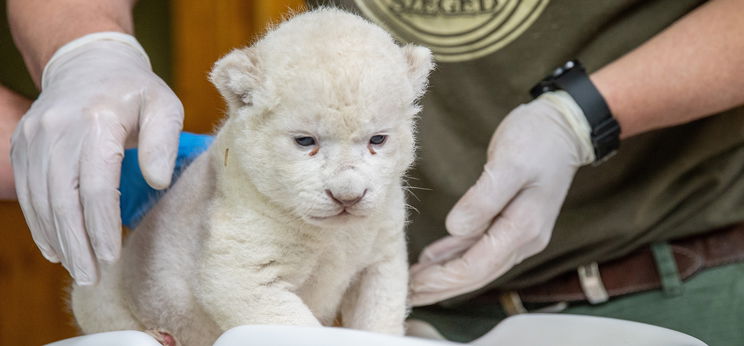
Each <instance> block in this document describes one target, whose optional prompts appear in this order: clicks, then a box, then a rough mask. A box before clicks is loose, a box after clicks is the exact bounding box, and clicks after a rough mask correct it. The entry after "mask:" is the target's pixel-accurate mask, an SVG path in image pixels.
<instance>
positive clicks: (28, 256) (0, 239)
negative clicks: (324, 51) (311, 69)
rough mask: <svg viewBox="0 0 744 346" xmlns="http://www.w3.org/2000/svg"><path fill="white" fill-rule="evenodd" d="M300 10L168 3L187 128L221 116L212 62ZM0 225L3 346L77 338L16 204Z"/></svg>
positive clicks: (284, 1)
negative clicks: (209, 77) (212, 80)
mask: <svg viewBox="0 0 744 346" xmlns="http://www.w3.org/2000/svg"><path fill="white" fill-rule="evenodd" d="M303 8H304V7H303V1H301V0H242V1H241V0H219V1H204V0H173V1H172V2H171V23H172V39H171V41H172V45H173V46H172V54H171V56H172V57H173V66H172V68H173V72H172V75H173V76H174V81H173V85H174V90H175V91H176V93H177V94H178V96H179V97H180V98H181V100H182V101H183V103H184V107H185V109H186V122H185V125H184V127H185V129H186V130H188V131H193V132H210V131H211V130H212V128H213V126H214V125H215V124H216V122H217V121H218V119H219V118H220V117H221V116H222V114H221V113H222V110H223V109H224V107H223V106H222V100H221V99H220V98H219V96H218V94H217V92H216V91H215V89H214V88H213V87H212V86H211V84H209V83H208V82H207V80H206V76H207V73H208V72H209V70H210V68H211V65H212V64H213V63H214V61H215V60H217V58H219V57H220V56H222V55H224V54H225V53H227V52H229V51H230V50H231V49H232V48H235V47H240V46H244V45H247V44H248V43H250V42H251V40H253V39H254V38H256V37H258V36H259V35H260V34H261V33H262V32H263V31H264V28H265V27H266V25H267V23H269V22H275V21H277V20H279V19H280V18H281V17H282V15H283V14H285V13H287V12H288V11H301V10H302V9H303ZM0 220H1V221H2V226H0V230H2V231H1V232H0V345H41V344H44V343H48V342H52V341H55V340H59V339H63V338H67V337H71V336H74V335H76V334H77V331H76V329H75V327H74V326H73V323H72V319H71V316H70V315H69V313H68V310H67V307H66V302H65V300H66V293H65V292H66V287H67V286H68V285H69V283H70V279H69V278H68V276H67V273H66V272H65V271H64V269H62V267H61V266H60V265H57V264H52V263H49V262H47V261H46V260H44V258H43V257H42V256H41V254H40V253H39V251H38V250H37V249H36V246H35V245H34V243H33V241H32V240H31V235H30V234H29V232H28V229H27V228H26V225H25V221H24V219H23V215H22V214H21V211H20V208H19V206H18V204H17V203H13V202H2V203H0Z"/></svg>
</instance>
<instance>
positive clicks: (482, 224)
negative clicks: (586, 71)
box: [411, 91, 594, 305]
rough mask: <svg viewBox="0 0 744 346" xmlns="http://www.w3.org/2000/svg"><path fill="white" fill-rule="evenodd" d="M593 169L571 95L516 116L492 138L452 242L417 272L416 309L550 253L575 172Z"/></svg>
mask: <svg viewBox="0 0 744 346" xmlns="http://www.w3.org/2000/svg"><path fill="white" fill-rule="evenodd" d="M592 161H594V151H593V147H592V144H591V139H590V127H589V124H588V122H587V121H586V118H585V117H584V115H583V112H582V111H581V109H580V108H579V106H578V105H577V104H576V102H574V101H573V99H572V98H571V96H569V95H568V94H567V93H565V92H563V91H558V92H551V93H546V94H543V96H541V97H539V98H538V99H536V100H534V101H532V102H530V103H528V104H525V105H522V106H519V107H517V108H516V109H514V110H513V111H512V112H511V113H510V114H509V115H508V116H507V117H506V118H505V119H504V120H503V122H502V123H501V124H500V125H499V127H498V128H497V130H496V132H495V133H494V135H493V137H492V138H491V142H490V144H489V146H488V157H487V162H486V164H485V167H484V169H483V173H482V175H481V176H480V178H479V179H478V181H477V182H476V183H475V185H473V186H472V187H471V188H470V189H469V190H468V191H467V193H465V195H463V196H462V197H461V198H460V200H459V201H458V202H457V204H456V205H455V206H454V207H453V208H452V210H451V211H450V213H449V215H448V216H447V220H446V227H447V231H448V232H449V233H450V236H447V237H445V238H442V239H440V240H438V241H436V242H434V243H433V244H431V245H429V246H428V247H427V248H426V249H424V251H423V252H422V253H421V255H420V257H419V263H418V264H416V265H414V266H413V267H412V268H411V289H412V296H411V302H412V304H413V305H428V304H432V303H435V302H439V301H442V300H444V299H447V298H451V297H454V296H457V295H460V294H463V293H467V292H470V291H473V290H476V289H478V288H481V287H483V286H485V285H487V284H488V283H490V282H491V281H493V280H495V279H496V278H498V277H499V276H501V275H502V274H503V273H504V272H506V271H507V270H509V269H510V268H512V267H513V266H514V265H516V264H518V263H519V262H521V261H522V260H524V259H525V258H527V257H529V256H532V255H534V254H536V253H538V252H540V251H541V250H543V249H544V248H545V247H546V246H547V244H548V241H549V240H550V235H551V232H552V229H553V226H554V224H555V220H556V218H557V217H558V212H559V210H560V208H561V205H562V204H563V200H564V199H565V197H566V193H567V192H568V188H569V186H570V184H571V181H572V179H573V176H574V174H575V173H576V170H577V169H578V168H579V167H580V166H582V165H585V164H588V163H591V162H592Z"/></svg>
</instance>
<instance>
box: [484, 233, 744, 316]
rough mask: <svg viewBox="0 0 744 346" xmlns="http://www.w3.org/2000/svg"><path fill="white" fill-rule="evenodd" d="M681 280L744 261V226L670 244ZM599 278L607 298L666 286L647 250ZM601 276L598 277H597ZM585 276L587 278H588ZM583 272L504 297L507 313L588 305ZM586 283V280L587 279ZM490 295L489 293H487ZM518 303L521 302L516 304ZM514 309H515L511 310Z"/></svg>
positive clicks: (603, 267) (605, 268)
mask: <svg viewBox="0 0 744 346" xmlns="http://www.w3.org/2000/svg"><path fill="white" fill-rule="evenodd" d="M669 244H670V246H671V250H672V253H673V255H674V260H675V262H676V264H677V269H678V274H679V278H680V279H682V280H684V279H687V278H689V277H691V276H692V275H694V274H695V273H697V272H698V271H700V270H702V269H704V268H709V267H715V266H719V265H723V264H727V263H733V262H737V261H742V260H744V224H739V225H735V226H731V227H727V228H723V229H720V230H717V231H711V232H708V233H705V234H702V235H696V236H693V237H690V238H685V239H680V240H673V241H669ZM597 267H598V272H597V273H595V277H596V278H601V285H603V286H604V290H605V291H606V296H607V297H615V296H620V295H624V294H629V293H636V292H642V291H647V290H652V289H656V288H660V287H661V286H662V282H661V278H660V275H659V273H658V271H657V266H656V262H655V260H654V255H653V253H652V251H651V250H650V248H648V247H647V248H644V249H641V250H637V251H635V252H632V253H630V254H629V255H627V256H625V257H622V258H619V259H616V260H612V261H608V262H606V263H602V264H599V265H598V266H597ZM596 274H598V275H596ZM584 275H585V274H584ZM580 276H581V275H580V273H579V272H569V273H566V274H563V275H560V276H558V277H556V278H554V279H552V280H550V281H548V282H545V283H543V284H540V285H536V286H533V287H528V288H525V289H521V290H518V291H512V292H508V293H507V294H506V295H504V294H502V295H501V298H500V301H501V303H502V305H503V306H504V307H505V310H507V312H509V310H516V311H517V312H519V310H520V308H517V309H513V305H514V304H515V303H516V304H517V305H518V306H519V307H521V302H526V303H559V302H580V301H588V300H590V299H588V297H587V295H586V294H585V292H584V289H582V278H581V277H580ZM583 279H584V280H586V279H585V278H583ZM486 295H489V293H486ZM514 299H517V300H521V302H520V301H516V302H514ZM510 306H511V307H512V308H510Z"/></svg>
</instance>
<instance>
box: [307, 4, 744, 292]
mask: <svg viewBox="0 0 744 346" xmlns="http://www.w3.org/2000/svg"><path fill="white" fill-rule="evenodd" d="M334 2H335V4H334V5H335V6H338V7H341V8H345V9H348V10H351V11H353V12H356V13H359V14H361V15H363V16H365V17H367V18H368V19H370V20H372V21H373V22H375V23H377V24H379V25H381V26H382V27H384V28H386V29H387V30H389V31H390V32H392V33H393V34H394V36H395V37H396V38H397V39H399V40H400V41H401V42H413V43H417V44H422V45H425V46H427V47H429V48H431V49H432V51H433V52H434V54H435V57H436V60H437V68H436V70H435V71H434V72H433V73H432V75H431V85H430V88H429V91H428V93H427V94H426V96H425V98H424V99H423V101H422V102H423V106H424V107H423V112H422V114H421V119H420V124H419V126H420V127H419V145H420V149H419V152H418V161H417V163H416V167H415V169H414V172H413V177H414V178H413V179H411V180H410V183H411V184H412V185H414V186H418V187H422V188H425V189H424V190H415V191H416V192H415V193H416V196H417V197H418V199H417V198H409V203H411V204H413V206H414V207H415V208H416V209H417V210H418V213H413V215H412V219H413V223H412V224H411V226H410V227H409V230H408V232H409V239H410V247H411V259H412V260H415V258H416V257H417V256H418V253H419V252H420V251H421V249H422V248H423V247H424V246H426V245H427V244H429V243H431V242H432V241H434V240H436V239H438V238H440V237H442V236H444V235H445V234H446V231H445V228H444V220H445V217H446V215H447V213H448V211H449V210H450V208H451V207H452V206H453V205H454V204H455V202H457V200H458V199H459V197H460V196H461V195H462V194H463V193H464V192H465V191H466V190H467V189H468V188H469V187H470V186H471V185H472V184H473V183H474V182H475V180H476V179H477V178H478V176H479V175H480V173H481V170H482V167H483V164H484V163H485V159H486V147H487V145H488V142H489V139H490V137H491V135H492V134H493V131H494V129H495V128H496V127H497V126H498V124H499V122H500V121H501V120H502V119H503V118H504V116H506V114H507V113H509V111H511V110H512V109H513V108H515V107H516V106H517V105H519V104H520V103H525V102H528V101H530V97H529V93H528V91H529V89H530V88H531V87H532V86H533V85H534V84H535V83H536V82H537V81H539V80H540V79H542V78H543V77H544V76H545V75H546V74H548V73H549V72H550V71H551V70H552V69H553V68H554V67H556V66H559V65H561V64H562V63H563V62H565V61H567V60H569V59H571V58H579V60H581V61H582V62H583V63H584V65H585V66H586V67H587V70H588V71H589V72H591V71H594V70H596V69H598V68H600V67H601V66H603V65H605V64H607V63H609V62H611V61H613V60H614V59H617V58H619V57H620V56H621V55H623V54H624V53H626V52H628V51H630V50H632V49H633V48H635V47H637V46H639V45H640V44H642V43H643V42H644V41H646V40H648V39H649V38H650V37H652V36H654V35H655V34H656V33H658V32H660V31H662V30H663V29H664V28H666V27H668V26H670V25H671V24H672V23H674V22H675V21H676V20H677V19H679V18H681V17H682V16H684V15H685V14H686V13H689V12H690V11H692V10H694V9H695V8H696V7H697V6H699V5H700V4H701V3H702V1H697V0H657V1H650V0H626V1H619V0H618V1H587V0H560V1H557V0H553V1H548V0H532V1H528V0H522V1H518V0H500V1H498V0H472V1H461V0H457V1H454V0H453V1H446V0H438V1H431V0H430V1H423V0H381V1H369V0H338V1H334ZM325 3H326V4H327V2H325ZM311 5H318V2H317V1H316V2H311ZM668 82H669V83H675V81H674V80H669V81H668ZM700 87H701V88H702V87H704V86H702V85H701V86H700ZM743 178H744V110H743V109H741V108H739V109H734V110H731V111H728V112H725V113H723V114H719V115H715V116H711V117H708V118H704V119H702V120H698V121H695V122H692V123H689V124H685V125H682V126H676V127H672V128H667V129H662V130H657V131H652V132H649V133H646V134H642V135H639V136H636V137H633V138H630V139H628V140H625V141H623V143H622V144H621V147H620V151H619V153H618V154H617V155H616V156H615V157H613V158H612V159H611V160H610V161H608V162H606V163H604V164H602V165H601V166H598V167H592V166H587V167H584V168H581V169H580V170H579V172H578V174H577V175H576V178H575V180H574V182H573V185H572V187H571V190H570V191H569V193H568V196H567V198H566V201H565V204H564V205H563V209H562V211H561V214H560V216H559V218H558V220H557V223H556V226H555V229H554V231H553V235H552V239H551V241H550V244H549V245H548V247H547V248H546V249H545V250H544V251H542V252H541V253H539V254H537V255H535V256H533V257H531V258H529V259H527V260H525V261H524V262H523V263H521V264H519V265H517V266H516V267H515V268H513V269H512V270H511V271H509V272H508V273H506V274H505V275H503V276H502V277H501V278H499V279H498V280H496V281H495V282H494V283H493V284H492V285H491V286H489V287H498V288H502V289H511V288H519V287H524V286H528V285H532V284H535V283H538V282H540V281H544V280H547V279H549V278H551V277H553V276H555V275H557V274H559V273H562V272H565V271H570V270H574V269H575V268H576V267H577V266H579V265H582V264H586V263H591V262H594V261H599V262H602V261H605V260H609V259H612V258H616V257H619V256H622V255H624V254H626V253H628V252H630V251H632V250H634V249H637V248H639V247H641V246H644V245H646V244H648V243H650V242H653V241H658V240H667V239H672V238H678V237H683V236H686V235H691V234H696V233H701V232H706V231H709V230H712V229H714V228H716V227H720V226H724V225H728V224H731V223H735V222H739V221H742V220H744V207H743V206H744V179H743ZM534 212H535V214H536V215H538V214H539V213H540V212H541V211H540V210H535V211H534Z"/></svg>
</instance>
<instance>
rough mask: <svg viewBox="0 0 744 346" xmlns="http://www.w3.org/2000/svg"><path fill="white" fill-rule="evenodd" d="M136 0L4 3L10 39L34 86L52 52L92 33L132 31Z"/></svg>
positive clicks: (21, 1) (23, 0)
mask: <svg viewBox="0 0 744 346" xmlns="http://www.w3.org/2000/svg"><path fill="white" fill-rule="evenodd" d="M134 3H136V0H56V1H49V0H8V2H7V6H8V20H9V22H10V29H11V32H12V34H13V40H14V42H15V44H16V46H17V47H18V49H19V50H20V51H21V54H22V55H23V59H24V61H25V62H26V66H27V67H28V70H29V73H30V74H31V77H32V78H33V80H34V82H35V83H36V85H37V86H39V85H40V82H41V81H40V80H41V72H42V71H43V69H44V66H45V65H46V63H47V62H48V61H49V59H50V58H51V57H52V55H53V54H54V52H55V51H56V50H57V49H58V48H59V47H61V46H62V45H64V44H65V43H67V42H69V41H71V40H73V39H76V38H78V37H81V36H84V35H86V34H89V33H93V32H101V31H117V32H123V33H128V34H131V33H132V32H133V30H134V29H133V26H134V25H133V24H132V7H133V6H134Z"/></svg>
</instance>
